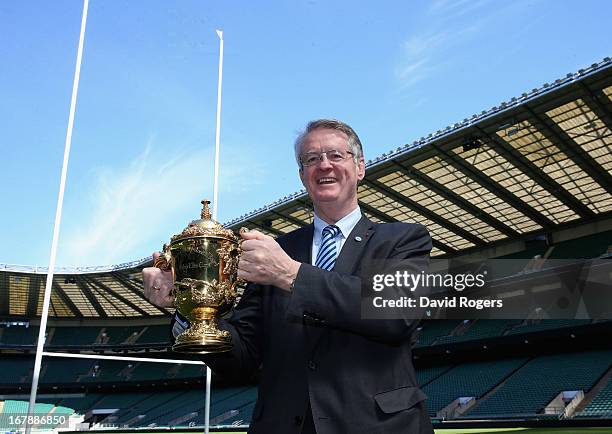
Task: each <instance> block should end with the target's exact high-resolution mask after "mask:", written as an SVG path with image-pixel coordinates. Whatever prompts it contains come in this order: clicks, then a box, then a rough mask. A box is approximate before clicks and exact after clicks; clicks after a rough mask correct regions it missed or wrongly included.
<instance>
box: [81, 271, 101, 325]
mask: <svg viewBox="0 0 612 434" xmlns="http://www.w3.org/2000/svg"><path fill="white" fill-rule="evenodd" d="M75 279H76V282H77V283H76V284H77V285H78V287H79V289H80V290H81V292H83V294H84V295H85V298H87V300H88V301H89V303H90V304H91V305H92V306H93V308H94V309H95V311H96V313H97V314H98V316H99V317H101V318H107V317H108V315H107V314H106V312H105V311H104V308H103V307H102V305H101V304H100V302H99V301H98V298H97V297H96V296H95V295H94V293H93V292H92V290H91V288H89V286H87V283H86V281H84V279H86V276H75Z"/></svg>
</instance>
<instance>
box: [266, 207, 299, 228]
mask: <svg viewBox="0 0 612 434" xmlns="http://www.w3.org/2000/svg"><path fill="white" fill-rule="evenodd" d="M270 213H272V214H274V215H275V216H278V217H280V218H282V219H285V220H287V221H288V222H289V223H292V224H294V225H296V226H298V227H300V228H301V227H302V226H306V225H307V224H308V223H306V222H305V221H302V220H300V219H297V218H295V217H293V216H291V215H287V214H283V213H281V212H279V211H276V210H273V209H271V210H270Z"/></svg>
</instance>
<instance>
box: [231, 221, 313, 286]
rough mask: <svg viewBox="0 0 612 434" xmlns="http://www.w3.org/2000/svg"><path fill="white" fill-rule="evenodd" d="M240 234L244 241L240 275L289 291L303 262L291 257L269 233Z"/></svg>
mask: <svg viewBox="0 0 612 434" xmlns="http://www.w3.org/2000/svg"><path fill="white" fill-rule="evenodd" d="M240 235H241V236H242V239H243V241H242V254H241V255H240V262H239V263H238V277H240V278H242V279H244V280H247V281H249V282H253V283H259V284H262V285H274V286H277V287H279V288H281V289H284V290H286V291H289V288H290V287H291V282H293V279H295V276H297V273H298V270H299V269H300V265H301V264H300V263H299V262H297V261H294V260H293V259H291V258H290V257H289V255H287V254H286V253H285V251H284V250H283V249H282V248H281V246H280V245H279V244H278V243H277V242H276V241H275V240H274V238H272V237H269V236H268V235H264V234H262V233H261V232H259V231H249V232H241V233H240Z"/></svg>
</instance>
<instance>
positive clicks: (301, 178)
mask: <svg viewBox="0 0 612 434" xmlns="http://www.w3.org/2000/svg"><path fill="white" fill-rule="evenodd" d="M298 173H299V175H300V181H302V185H303V186H304V188H306V184H305V183H304V169H303V168H302V167H300V168H299V170H298Z"/></svg>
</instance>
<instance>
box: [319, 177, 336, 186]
mask: <svg viewBox="0 0 612 434" xmlns="http://www.w3.org/2000/svg"><path fill="white" fill-rule="evenodd" d="M335 183H336V178H331V177H325V178H319V179H318V180H317V184H319V185H321V184H335Z"/></svg>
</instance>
